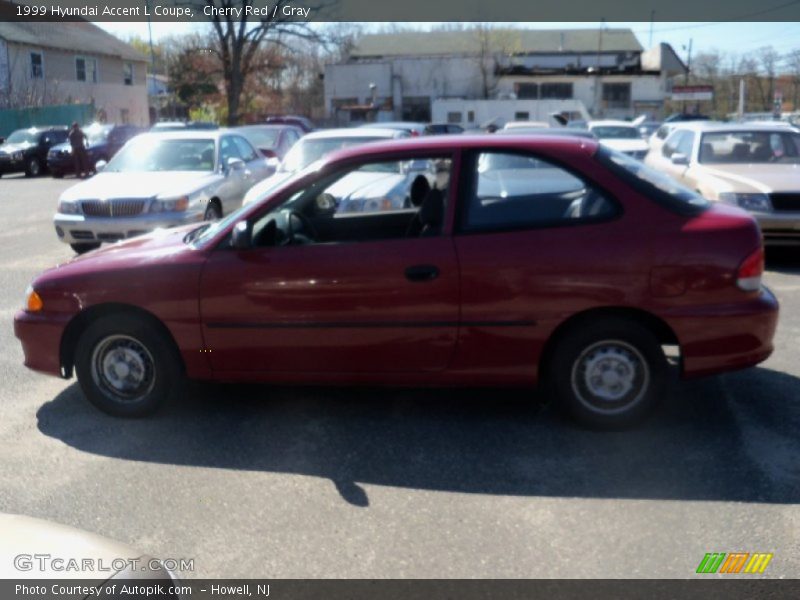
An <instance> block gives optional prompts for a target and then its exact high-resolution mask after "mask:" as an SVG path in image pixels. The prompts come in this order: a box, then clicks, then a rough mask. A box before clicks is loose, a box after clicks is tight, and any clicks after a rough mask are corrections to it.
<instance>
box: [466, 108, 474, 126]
mask: <svg viewBox="0 0 800 600" xmlns="http://www.w3.org/2000/svg"><path fill="white" fill-rule="evenodd" d="M467 122H469V123H474V122H475V111H474V110H468V111H467Z"/></svg>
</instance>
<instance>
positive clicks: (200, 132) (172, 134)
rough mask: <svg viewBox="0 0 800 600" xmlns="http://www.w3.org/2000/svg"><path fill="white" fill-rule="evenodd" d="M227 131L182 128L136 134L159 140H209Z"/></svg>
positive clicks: (227, 131)
mask: <svg viewBox="0 0 800 600" xmlns="http://www.w3.org/2000/svg"><path fill="white" fill-rule="evenodd" d="M226 133H230V130H228V129H182V130H179V131H152V130H151V131H146V132H144V133H141V134H139V135H138V136H136V137H137V138H139V137H142V138H155V139H159V140H208V139H217V138H219V137H221V136H223V135H225V134H226Z"/></svg>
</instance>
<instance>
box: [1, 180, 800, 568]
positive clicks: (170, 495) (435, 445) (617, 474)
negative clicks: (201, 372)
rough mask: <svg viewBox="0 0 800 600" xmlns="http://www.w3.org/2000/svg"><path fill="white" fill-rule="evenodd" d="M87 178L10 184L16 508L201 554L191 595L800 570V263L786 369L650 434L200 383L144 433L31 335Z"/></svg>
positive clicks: (387, 397) (9, 369)
mask: <svg viewBox="0 0 800 600" xmlns="http://www.w3.org/2000/svg"><path fill="white" fill-rule="evenodd" d="M73 183H74V180H73V179H70V178H68V179H64V180H54V179H50V178H48V177H44V178H41V179H36V180H31V179H26V178H24V177H8V176H7V177H3V178H2V179H0V208H2V217H0V320H1V322H0V344H2V353H1V354H0V381H2V382H3V385H2V386H0V447H1V448H2V450H1V451H0V452H2V455H1V456H0V511H1V512H11V513H22V514H26V515H31V516H35V517H40V518H44V519H49V520H53V521H57V522H60V523H65V524H68V525H73V526H76V527H79V528H82V529H87V530H90V531H93V532H97V533H99V534H102V535H104V536H107V537H110V538H114V539H117V540H120V541H123V542H126V543H128V544H130V545H132V546H134V547H135V548H137V549H139V550H141V551H142V552H147V553H149V554H151V555H154V556H159V557H162V558H191V559H194V564H195V570H194V572H185V573H181V574H180V575H181V576H182V577H186V578H191V577H246V576H251V577H270V578H272V577H274V578H305V577H330V578H339V577H376V578H383V577H397V578H406V577H415V578H436V577H495V578H501V577H510V578H517V577H521V578H529V577H530V578H538V577H596V578H616V577H659V578H660V577H665V578H667V577H669V578H672V577H676V578H683V577H693V576H695V575H694V572H695V569H696V568H697V565H698V564H699V562H700V561H701V559H702V558H703V556H704V554H705V553H706V552H734V551H742V552H772V553H774V558H773V559H772V562H771V563H770V565H769V567H768V569H767V571H766V573H765V576H771V577H791V576H797V574H798V572H800V507H799V506H798V503H800V438H799V436H798V433H799V432H800V379H799V378H800V360H798V358H800V249H798V250H789V251H787V250H784V251H780V252H772V251H771V252H769V254H768V273H767V275H766V283H767V284H768V285H769V286H770V287H771V288H772V289H773V291H774V292H775V293H776V295H777V296H778V298H779V300H780V301H781V305H782V314H781V320H780V325H779V331H778V336H777V340H776V351H775V353H774V355H773V356H772V357H771V358H770V359H769V360H768V361H767V362H765V363H763V364H762V365H761V366H759V367H758V368H754V369H750V370H747V371H742V372H738V373H732V374H728V375H724V376H721V377H715V378H710V379H703V380H696V381H692V382H677V381H676V382H674V383H673V384H672V385H671V387H670V390H669V395H668V401H667V402H666V403H665V404H664V405H663V406H662V407H661V408H660V409H659V410H658V412H657V414H655V415H654V416H653V418H652V419H650V420H648V421H647V422H646V423H644V424H643V425H642V426H641V427H639V428H638V429H635V430H632V431H628V432H617V433H599V432H592V431H585V430H582V429H579V428H577V427H576V426H574V425H572V424H571V423H570V422H568V421H565V420H564V419H562V418H561V417H560V416H559V415H558V414H557V413H556V412H555V411H553V410H549V409H547V408H545V409H540V408H539V407H538V404H537V403H536V402H535V401H533V400H534V398H533V396H532V395H531V394H530V393H529V392H527V391H523V390H520V391H503V390H482V391H477V390H375V389H329V388H284V387H280V388H276V387H267V386H221V385H220V386H209V385H203V386H200V385H194V386H191V387H190V389H189V391H188V393H187V395H186V397H185V398H184V399H183V400H182V401H181V402H179V403H177V404H175V405H172V406H170V407H168V408H167V410H165V411H164V412H162V413H160V414H158V415H157V416H155V417H154V418H151V419H147V420H139V421H125V420H118V419H114V418H112V417H108V416H106V415H104V414H101V413H100V412H98V411H97V410H95V409H94V408H92V407H91V406H90V405H89V404H88V403H87V402H86V401H85V400H84V399H83V397H82V395H81V393H80V391H79V389H78V387H77V384H76V383H75V380H74V379H73V380H70V381H63V380H59V379H55V378H49V377H45V376H42V375H37V374H34V373H32V372H29V371H28V370H26V369H25V368H24V367H23V366H22V351H21V348H20V345H19V343H18V341H17V340H16V339H15V338H14V335H13V328H12V319H13V315H14V313H15V312H16V310H17V309H18V308H19V307H20V306H21V303H22V300H23V292H24V290H25V288H26V286H27V285H28V283H29V282H30V280H31V279H32V278H33V277H34V276H35V275H36V274H37V273H39V272H40V271H42V270H44V269H45V268H47V267H50V266H52V265H54V264H56V263H58V262H61V261H65V260H67V259H69V258H70V256H71V254H72V253H71V251H70V249H69V247H67V246H65V245H63V244H61V243H60V242H58V240H57V239H56V236H55V233H54V231H53V227H52V225H51V217H52V213H53V210H54V208H55V205H56V199H57V196H58V194H59V193H60V191H61V190H63V189H65V188H66V187H67V186H70V185H72V184H73ZM705 577H709V576H705Z"/></svg>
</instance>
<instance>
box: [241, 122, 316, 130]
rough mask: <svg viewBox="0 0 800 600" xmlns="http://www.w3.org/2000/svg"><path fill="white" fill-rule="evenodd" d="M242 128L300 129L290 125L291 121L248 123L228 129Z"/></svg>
mask: <svg viewBox="0 0 800 600" xmlns="http://www.w3.org/2000/svg"><path fill="white" fill-rule="evenodd" d="M243 129H294V130H295V131H302V129H300V128H299V127H298V126H297V125H292V124H291V123H251V124H250V125H237V126H236V127H231V128H230V131H241V130H243Z"/></svg>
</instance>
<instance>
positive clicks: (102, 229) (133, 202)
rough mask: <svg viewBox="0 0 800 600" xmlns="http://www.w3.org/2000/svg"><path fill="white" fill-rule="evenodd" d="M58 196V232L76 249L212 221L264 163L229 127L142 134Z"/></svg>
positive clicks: (259, 175)
mask: <svg viewBox="0 0 800 600" xmlns="http://www.w3.org/2000/svg"><path fill="white" fill-rule="evenodd" d="M98 170H99V171H100V172H99V173H98V174H97V175H95V176H94V177H92V178H91V179H88V180H87V181H84V182H81V183H79V184H77V185H75V186H73V187H71V188H69V189H68V190H66V191H64V193H63V194H61V197H60V198H59V200H58V212H57V213H56V215H55V217H54V218H53V223H54V225H55V228H56V233H57V235H58V238H59V239H60V240H61V241H62V242H64V243H66V244H69V245H70V246H71V247H72V249H73V250H75V251H76V252H78V253H82V252H86V251H88V250H92V249H94V248H97V247H98V246H99V245H100V244H101V243H102V242H115V241H118V240H121V239H125V238H130V237H133V236H136V235H140V234H143V233H147V232H149V231H153V230H154V229H158V228H165V227H174V226H179V225H186V224H190V223H195V222H200V221H204V220H212V219H218V218H220V217H221V216H223V215H224V214H227V213H229V212H231V211H233V210H235V209H236V208H238V207H239V206H241V204H242V199H243V198H244V196H245V194H246V193H247V191H248V190H249V189H250V188H251V187H252V186H253V185H254V184H255V183H257V182H259V181H261V180H262V179H264V178H265V177H267V176H268V175H269V174H270V172H271V169H270V167H269V165H268V164H267V159H265V158H264V157H263V156H261V155H260V154H259V153H258V152H257V151H256V150H255V148H253V146H252V145H251V144H250V142H248V141H247V140H246V139H245V138H244V137H243V136H241V135H240V134H237V133H235V132H230V131H225V130H219V131H176V132H162V133H146V134H142V135H140V136H138V137H136V138H134V139H132V140H131V141H130V142H128V143H127V144H126V145H125V146H124V147H123V148H122V150H120V151H119V153H118V154H117V155H116V156H114V158H113V159H111V162H109V163H108V164H104V163H102V161H101V162H100V163H98Z"/></svg>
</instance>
